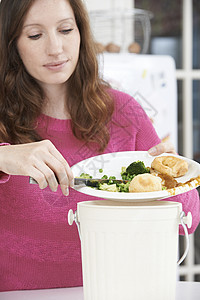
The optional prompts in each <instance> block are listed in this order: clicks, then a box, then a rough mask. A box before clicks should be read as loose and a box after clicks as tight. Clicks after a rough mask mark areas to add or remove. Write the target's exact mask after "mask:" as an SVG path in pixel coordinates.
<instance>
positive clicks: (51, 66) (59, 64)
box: [44, 61, 67, 71]
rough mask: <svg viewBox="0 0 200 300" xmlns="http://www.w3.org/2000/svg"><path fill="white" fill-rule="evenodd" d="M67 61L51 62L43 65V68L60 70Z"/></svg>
mask: <svg viewBox="0 0 200 300" xmlns="http://www.w3.org/2000/svg"><path fill="white" fill-rule="evenodd" d="M66 63H67V61H59V62H52V63H48V64H46V65H44V67H45V68H47V69H48V70H52V71H58V70H61V69H62V68H63V67H64V66H65V65H66Z"/></svg>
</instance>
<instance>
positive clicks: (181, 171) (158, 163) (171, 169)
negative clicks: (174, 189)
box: [151, 156, 188, 178]
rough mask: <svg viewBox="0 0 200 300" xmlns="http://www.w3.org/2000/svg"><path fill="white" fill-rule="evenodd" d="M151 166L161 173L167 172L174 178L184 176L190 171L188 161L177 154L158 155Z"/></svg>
mask: <svg viewBox="0 0 200 300" xmlns="http://www.w3.org/2000/svg"><path fill="white" fill-rule="evenodd" d="M151 167H152V168H153V169H154V170H156V171H157V172H159V173H161V174H166V175H169V176H172V177H174V178H176V177H180V176H183V175H185V174H186V173H187V171H188V163H187V162H186V161H185V160H183V159H180V158H178V157H175V156H159V157H156V158H155V159H154V160H153V162H152V164H151Z"/></svg>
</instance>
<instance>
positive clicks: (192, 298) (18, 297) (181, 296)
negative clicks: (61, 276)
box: [0, 281, 200, 300]
mask: <svg viewBox="0 0 200 300" xmlns="http://www.w3.org/2000/svg"><path fill="white" fill-rule="evenodd" d="M27 299H28V300H68V299H69V300H84V299H83V288H82V287H77V288H62V289H46V290H32V291H29V290H27V291H14V292H1V293H0V300H27ZM176 300H200V282H185V281H184V282H183V281H179V282H177V295H176Z"/></svg>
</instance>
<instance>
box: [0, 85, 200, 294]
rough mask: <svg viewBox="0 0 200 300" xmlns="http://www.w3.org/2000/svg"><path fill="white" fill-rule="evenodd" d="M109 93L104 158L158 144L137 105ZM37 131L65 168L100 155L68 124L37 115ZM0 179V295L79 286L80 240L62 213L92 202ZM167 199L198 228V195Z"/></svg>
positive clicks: (72, 194)
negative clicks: (179, 206) (112, 100)
mask: <svg viewBox="0 0 200 300" xmlns="http://www.w3.org/2000/svg"><path fill="white" fill-rule="evenodd" d="M111 93H112V94H113V96H114V98H115V112H114V114H113V117H112V121H113V122H112V123H111V124H110V131H111V139H110V141H109V144H108V146H107V148H106V150H105V153H109V152H116V151H129V150H148V149H149V148H150V147H152V146H154V145H156V144H158V143H159V142H160V139H159V138H158V136H157V134H156V133H155V130H154V128H153V126H152V124H151V122H150V120H149V119H148V117H147V116H146V114H145V113H144V111H143V110H142V108H141V107H140V105H139V104H138V103H137V102H136V101H135V100H134V99H132V98H131V97H130V96H128V95H126V94H124V93H121V92H118V91H114V90H112V91H111ZM117 124H118V125H122V126H118V125H117ZM38 132H39V133H40V134H41V136H42V137H43V138H44V139H49V140H51V141H52V142H53V144H54V145H55V146H56V147H57V149H58V150H59V151H60V152H61V153H62V155H63V156H64V157H65V158H66V160H67V161H68V163H69V164H70V166H72V165H73V164H75V163H77V162H79V161H81V160H83V159H85V158H88V157H91V156H94V155H98V154H99V153H97V151H96V150H95V148H94V146H92V145H89V146H87V145H86V144H85V143H84V142H81V141H79V140H77V139H76V138H75V137H74V136H73V134H72V130H71V121H70V120H58V119H54V118H50V117H47V116H44V115H42V116H41V117H40V118H39V120H38ZM0 179H1V185H0V291H8V290H18V289H43V288H54V287H71V286H80V285H82V274H81V255H80V240H79V236H78V232H77V228H76V225H75V224H74V225H73V226H69V225H68V223H67V213H68V210H69V209H73V210H76V208H77V205H76V204H77V202H80V201H86V200H94V199H95V198H94V197H91V196H87V195H84V194H81V193H79V192H76V191H74V190H72V189H71V190H70V195H69V196H68V197H65V196H63V195H62V193H61V191H60V189H58V191H57V192H56V193H53V192H51V190H50V189H49V188H46V189H45V190H40V189H39V187H38V186H37V185H30V184H29V178H28V177H23V176H8V175H6V174H3V173H0ZM169 200H173V201H179V202H181V203H182V204H183V209H184V211H185V212H186V213H187V212H188V211H191V212H192V215H193V225H192V228H191V229H190V233H191V232H193V231H194V230H195V228H196V227H197V225H198V223H199V197H198V194H197V191H196V190H193V191H191V192H188V193H185V194H182V195H181V196H175V197H173V198H171V199H169Z"/></svg>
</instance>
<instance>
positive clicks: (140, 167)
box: [126, 160, 150, 175]
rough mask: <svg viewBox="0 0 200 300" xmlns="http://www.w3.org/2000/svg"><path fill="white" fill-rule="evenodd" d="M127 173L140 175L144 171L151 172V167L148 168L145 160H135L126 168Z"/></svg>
mask: <svg viewBox="0 0 200 300" xmlns="http://www.w3.org/2000/svg"><path fill="white" fill-rule="evenodd" d="M126 173H127V174H131V175H138V174H143V173H150V170H149V168H146V167H145V165H144V162H143V161H140V160H138V161H134V162H133V163H131V164H130V165H129V166H128V167H127V168H126Z"/></svg>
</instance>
